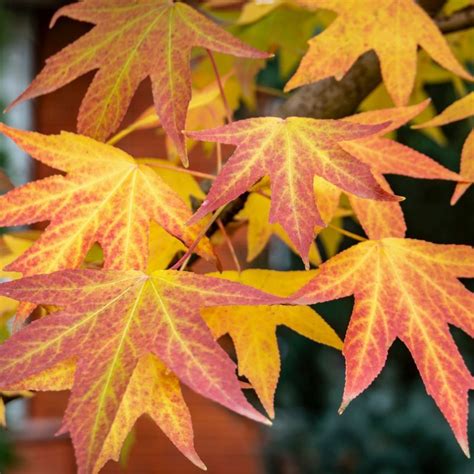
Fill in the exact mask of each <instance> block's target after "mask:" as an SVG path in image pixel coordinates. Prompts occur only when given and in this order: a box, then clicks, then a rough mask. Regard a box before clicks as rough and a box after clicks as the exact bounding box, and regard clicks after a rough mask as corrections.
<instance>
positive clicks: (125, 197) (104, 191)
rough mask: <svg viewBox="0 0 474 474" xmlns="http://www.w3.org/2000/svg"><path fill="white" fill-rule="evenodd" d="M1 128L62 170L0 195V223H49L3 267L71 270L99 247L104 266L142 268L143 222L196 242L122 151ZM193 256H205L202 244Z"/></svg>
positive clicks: (151, 180) (145, 170) (163, 191)
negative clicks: (29, 246)
mask: <svg viewBox="0 0 474 474" xmlns="http://www.w3.org/2000/svg"><path fill="white" fill-rule="evenodd" d="M0 130H1V131H2V132H3V133H4V134H5V135H7V136H9V137H10V138H12V139H13V140H14V141H15V142H16V143H17V145H18V146H20V147H21V148H22V149H23V150H25V151H26V152H28V153H30V154H31V155H32V156H33V157H35V158H36V159H37V160H39V161H41V162H43V163H45V164H47V165H49V166H51V167H53V168H55V169H58V170H61V171H64V172H66V173H67V175H66V176H61V175H54V176H51V177H48V178H46V179H43V180H40V181H36V182H33V183H29V184H27V185H25V186H21V187H19V188H17V189H15V190H13V191H10V192H9V193H7V194H5V195H3V196H1V197H0V206H1V207H2V216H1V218H0V225H3V226H7V225H23V224H30V223H33V222H40V221H50V225H49V226H48V228H47V229H46V231H45V232H44V233H43V234H42V236H41V238H40V239H38V241H37V242H35V243H34V244H33V245H32V247H31V248H30V249H29V250H27V251H26V252H25V253H24V254H23V255H22V256H21V257H20V258H19V259H17V260H16V261H15V262H14V263H13V264H11V265H10V266H9V268H10V269H12V270H14V271H18V272H21V273H23V275H32V274H38V273H50V272H53V271H56V270H61V269H65V268H77V267H78V266H79V265H80V264H81V263H82V261H83V260H84V257H85V255H86V253H87V251H88V250H89V248H90V247H91V246H92V244H94V243H95V242H98V243H99V244H100V245H101V247H102V249H103V251H104V266H105V268H113V269H137V270H138V269H142V270H143V269H145V268H146V264H147V255H148V229H149V223H150V220H153V221H156V222H157V223H158V224H160V225H161V226H162V227H163V228H164V229H165V230H166V231H167V232H168V233H170V234H172V235H174V236H176V237H178V238H179V239H181V240H183V241H184V242H186V243H187V244H188V245H189V244H191V243H192V242H193V241H194V240H195V238H196V235H197V232H198V229H196V228H195V227H194V228H189V227H187V226H186V225H185V222H186V221H187V220H188V219H189V216H190V211H189V209H188V207H187V206H186V204H185V203H184V202H183V201H182V200H181V198H180V197H179V196H178V195H177V194H176V192H175V191H173V190H172V189H171V188H170V187H169V186H168V185H166V184H165V182H164V181H163V180H162V179H161V178H160V177H159V176H158V175H157V173H155V171H153V170H152V169H151V168H149V167H148V166H146V165H139V164H137V163H136V162H135V161H134V160H133V158H131V157H130V156H129V155H127V154H126V153H125V152H123V151H121V150H119V149H117V148H114V147H111V146H109V145H105V144H102V143H99V142H97V141H95V140H93V139H91V138H88V137H84V136H81V135H75V134H72V133H67V132H63V133H61V134H60V135H50V136H47V135H41V134H38V133H33V132H24V131H20V130H15V129H13V128H9V127H7V126H5V125H0ZM204 242H205V241H204ZM200 253H201V254H203V255H208V256H209V255H210V254H211V250H210V247H209V243H208V242H207V243H206V242H205V243H204V244H203V245H201V246H200Z"/></svg>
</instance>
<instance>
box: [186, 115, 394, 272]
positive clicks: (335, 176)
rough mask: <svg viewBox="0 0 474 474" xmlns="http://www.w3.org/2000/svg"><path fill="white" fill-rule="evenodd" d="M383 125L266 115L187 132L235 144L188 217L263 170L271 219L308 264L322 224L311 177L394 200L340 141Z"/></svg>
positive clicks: (231, 195) (201, 213)
mask: <svg viewBox="0 0 474 474" xmlns="http://www.w3.org/2000/svg"><path fill="white" fill-rule="evenodd" d="M385 125H386V124H385ZM382 128H384V124H382V125H359V124H351V123H348V122H346V121H342V120H314V119H309V118H300V117H290V118H288V119H280V118H276V117H266V118H254V119H248V120H241V121H239V122H234V123H232V124H229V125H227V126H224V127H218V128H214V129H211V130H204V131H198V132H188V133H187V134H188V135H189V136H191V137H194V138H197V139H199V140H209V141H215V142H220V143H228V144H232V145H237V149H236V150H235V152H234V154H233V155H232V156H231V157H230V158H229V160H228V161H227V163H226V165H225V166H224V168H223V169H222V172H221V173H220V174H219V176H218V177H217V179H216V180H215V182H214V184H213V186H212V188H211V190H210V192H209V194H208V196H207V198H206V200H205V201H204V202H203V204H202V206H201V208H200V209H199V210H198V212H197V213H196V214H195V215H194V216H193V219H192V220H191V222H196V221H197V220H198V219H200V218H201V217H203V216H204V215H205V214H207V213H208V212H212V211H213V210H215V209H217V208H218V207H220V206H222V205H224V204H226V203H228V202H229V201H231V200H232V199H234V198H236V197H237V196H239V195H240V194H242V193H244V192H245V191H247V190H248V189H249V188H250V187H251V186H252V185H253V184H254V183H256V182H257V181H258V180H259V179H260V178H262V177H264V176H266V175H268V176H269V177H270V181H271V189H272V207H271V211H270V222H272V223H274V222H278V223H279V224H281V226H282V227H283V229H284V230H285V231H286V233H287V234H288V236H289V238H290V240H291V241H292V242H293V244H294V245H295V248H296V249H297V251H298V253H299V254H300V255H301V256H302V258H303V260H304V261H305V264H306V265H308V253H309V249H310V246H311V243H312V242H313V238H314V228H315V226H317V225H318V226H320V227H324V226H325V225H326V223H325V222H324V219H323V218H322V216H321V210H320V209H319V206H317V205H316V203H315V199H314V190H313V180H314V178H315V177H316V176H319V177H322V178H324V179H325V180H327V181H329V182H330V183H331V184H333V185H335V186H337V187H339V188H341V189H343V190H345V191H347V192H350V193H353V194H356V195H358V196H360V197H364V198H369V199H378V200H384V201H397V200H399V198H398V197H396V196H394V195H393V194H389V193H387V192H386V191H384V190H383V189H382V188H381V187H380V186H379V184H378V183H377V181H376V180H375V178H374V177H373V175H372V173H371V171H370V168H369V166H368V165H366V164H365V163H363V162H362V161H360V160H358V159H356V158H354V157H353V156H351V155H350V154H349V153H347V152H346V151H344V149H343V148H342V146H341V142H343V141H345V140H354V139H357V138H362V137H366V136H369V135H373V134H375V133H376V132H378V131H379V130H381V129H382Z"/></svg>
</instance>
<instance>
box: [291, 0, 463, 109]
mask: <svg viewBox="0 0 474 474" xmlns="http://www.w3.org/2000/svg"><path fill="white" fill-rule="evenodd" d="M298 3H299V4H300V5H302V6H306V7H308V8H310V9H315V8H325V9H328V10H332V11H335V12H336V13H337V14H338V17H337V19H336V20H335V21H334V22H333V23H332V24H331V25H330V26H329V27H328V28H327V29H326V30H325V31H324V32H323V33H321V34H320V35H318V36H316V37H315V38H313V39H312V40H310V41H309V45H310V47H309V50H308V52H307V53H306V56H305V57H304V58H303V60H302V61H301V63H300V66H299V68H298V70H297V72H296V73H295V75H294V76H293V77H292V78H291V79H290V81H289V82H288V84H287V85H286V90H291V89H294V88H295V87H298V86H302V85H304V84H308V83H311V82H315V81H319V80H321V79H324V78H326V77H330V76H335V77H336V78H341V77H343V76H344V74H345V73H346V72H347V71H348V70H349V69H350V67H351V66H352V65H353V64H354V62H355V61H356V60H357V58H358V57H359V56H361V55H362V54H363V53H365V52H367V51H370V50H374V51H375V52H376V54H377V56H378V58H379V60H380V66H381V70H382V76H383V79H384V82H385V86H386V87H387V90H388V92H389V94H390V96H391V97H392V100H393V101H394V103H395V104H396V105H399V106H401V105H405V104H406V103H407V102H408V99H409V97H410V94H411V91H412V88H413V84H414V81H415V75H416V61H417V47H418V45H419V46H421V47H422V48H423V49H424V50H425V51H426V52H427V53H428V54H429V55H430V56H431V57H432V58H433V59H434V60H435V61H436V62H438V63H439V64H441V65H442V66H443V67H444V68H446V69H448V70H450V71H452V72H454V73H455V74H457V75H459V76H461V77H463V78H465V79H469V80H472V76H471V75H470V74H469V73H468V72H466V71H465V70H464V69H463V67H462V66H461V65H460V64H459V62H458V61H457V60H456V58H455V57H454V55H453V54H452V52H451V50H450V49H449V46H448V44H447V42H446V40H445V39H444V37H443V36H442V34H441V32H440V31H439V29H438V28H437V26H436V25H435V23H433V21H432V20H431V18H430V17H429V16H428V14H427V13H426V12H425V11H424V10H423V9H422V8H421V7H420V6H419V5H417V3H416V2H415V1H414V0H365V1H363V2H361V1H360V0H298Z"/></svg>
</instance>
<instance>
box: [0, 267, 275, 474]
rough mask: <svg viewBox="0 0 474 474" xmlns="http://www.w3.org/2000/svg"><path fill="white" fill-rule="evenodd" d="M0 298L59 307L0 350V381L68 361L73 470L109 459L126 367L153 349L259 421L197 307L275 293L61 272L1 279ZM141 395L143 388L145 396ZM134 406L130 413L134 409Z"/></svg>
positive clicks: (220, 283)
mask: <svg viewBox="0 0 474 474" xmlns="http://www.w3.org/2000/svg"><path fill="white" fill-rule="evenodd" d="M0 294H2V295H4V296H8V297H11V298H14V299H18V300H21V301H28V302H30V303H34V304H52V305H55V306H59V307H62V308H64V309H63V310H61V311H59V312H55V313H53V314H50V315H48V316H46V317H44V318H42V319H40V320H37V321H34V322H33V323H31V324H30V325H28V326H26V327H25V328H24V329H22V330H20V331H19V332H17V333H15V334H14V335H13V336H12V337H11V338H10V339H8V340H7V341H6V342H5V343H4V344H2V345H1V346H0V361H1V363H0V366H1V367H0V387H3V388H6V389H8V388H11V387H16V386H18V384H19V383H22V382H23V381H25V380H26V379H28V378H30V377H33V376H35V375H38V374H40V373H41V372H44V371H45V370H48V369H53V368H54V367H55V366H56V365H58V364H60V363H65V362H67V361H69V360H71V359H74V360H75V361H76V364H77V366H76V370H75V374H74V384H73V387H72V392H71V396H70V399H69V404H68V408H67V410H66V414H65V417H64V423H63V431H69V432H70V433H71V437H72V440H73V443H74V446H75V450H76V457H77V460H78V463H79V466H80V472H90V471H92V470H94V468H95V466H96V465H97V463H98V462H99V460H100V459H105V460H106V459H108V458H109V457H114V456H115V455H116V451H117V447H116V446H117V444H119V442H118V441H117V440H115V441H114V440H111V441H110V445H109V446H110V452H108V453H104V452H103V445H104V443H105V442H106V441H107V439H108V436H109V433H110V430H111V429H112V426H113V424H114V423H116V419H117V413H118V411H119V410H120V406H121V403H122V401H123V397H124V395H125V392H126V391H127V387H130V383H131V382H130V378H131V377H132V374H133V372H134V369H135V368H136V367H137V363H138V361H139V359H141V358H142V357H144V356H146V355H147V354H154V355H156V356H157V357H158V358H159V359H160V360H161V361H163V363H164V364H165V365H166V367H168V368H169V369H170V370H172V371H173V372H174V373H175V374H176V376H177V377H178V378H179V379H180V380H181V381H182V382H184V383H185V384H187V385H188V386H190V387H191V388H192V389H193V390H195V391H196V392H198V393H200V394H202V395H203V396H205V397H208V398H210V399H212V400H214V401H216V402H218V403H221V404H222V405H224V406H226V407H228V408H230V409H232V410H234V411H236V412H237V413H240V414H242V415H245V416H248V417H250V418H252V419H255V420H259V421H265V418H264V417H263V416H262V415H260V414H259V413H258V412H257V411H255V410H254V409H253V408H252V406H251V405H250V404H249V403H248V402H247V401H246V399H245V397H244V396H243V394H242V392H241V391H240V386H239V382H238V379H237V378H236V375H235V367H234V364H233V363H232V362H231V360H230V359H229V358H228V356H227V354H226V353H225V352H224V351H223V350H222V349H221V348H220V347H219V345H218V344H217V343H216V342H215V341H214V340H213V338H212V335H211V333H210V332H209V329H208V328H207V326H206V324H205V322H204V321H203V320H202V318H201V315H200V313H199V311H200V309H201V308H203V307H206V306H224V305H236V304H238V305H262V304H273V303H278V301H279V300H281V298H277V297H275V296H271V295H268V294H265V293H262V292H260V291H258V290H256V289H253V288H250V287H246V286H244V285H241V284H239V283H235V282H230V281H226V280H223V279H220V278H212V277H207V276H203V275H196V274H191V273H186V272H176V271H171V270H164V271H157V272H154V273H153V274H152V275H151V276H148V275H146V274H144V273H142V272H137V271H113V270H108V271H107V270H104V271H98V270H64V271H61V272H56V273H53V274H50V275H39V276H35V277H29V278H24V279H22V280H18V281H15V282H10V283H4V284H3V285H0ZM53 382H54V378H53ZM146 382H147V380H145V381H143V380H140V384H139V385H141V386H140V390H139V391H138V392H139V393H135V395H134V397H132V398H133V402H134V403H138V405H140V404H141V401H140V400H141V399H140V393H142V390H144V387H145V386H146ZM145 394H146V390H145V391H144V392H143V394H142V395H141V396H142V397H144V398H143V400H145V397H146V395H145ZM137 397H138V399H137ZM133 402H131V403H133ZM127 403H128V402H127ZM145 403H147V402H145ZM156 408H158V407H156ZM135 410H136V411H135V412H134V413H135V414H136V413H137V412H139V410H140V409H139V408H136V409H135ZM125 412H126V413H128V414H129V410H125ZM123 416H124V417H125V416H126V414H124V415H123ZM130 416H131V415H130ZM134 416H135V415H134ZM185 421H186V420H183V422H185ZM117 423H118V425H117V432H116V433H115V434H114V436H116V438H117V439H122V438H123V435H122V434H121V433H122V428H123V426H122V425H123V423H125V421H124V419H122V420H119V421H118V422H117ZM126 424H128V422H126Z"/></svg>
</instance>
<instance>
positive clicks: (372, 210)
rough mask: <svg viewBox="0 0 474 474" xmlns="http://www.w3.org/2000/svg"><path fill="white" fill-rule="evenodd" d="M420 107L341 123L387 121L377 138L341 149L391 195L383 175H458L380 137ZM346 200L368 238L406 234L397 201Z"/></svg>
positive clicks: (455, 178) (378, 112) (367, 114)
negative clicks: (357, 160)
mask: <svg viewBox="0 0 474 474" xmlns="http://www.w3.org/2000/svg"><path fill="white" fill-rule="evenodd" d="M428 103H429V100H427V101H424V102H421V103H420V104H417V105H413V106H408V107H397V108H390V109H381V110H374V111H370V112H364V113H360V114H356V115H353V116H351V117H346V118H345V119H344V120H347V121H349V122H353V123H363V124H367V125H371V124H376V123H380V122H382V121H390V124H389V125H388V126H387V127H386V128H385V129H383V130H382V131H380V132H379V133H378V136H375V137H367V138H364V139H361V140H354V141H350V142H344V143H342V144H341V146H342V147H343V148H344V149H345V150H346V151H347V152H348V153H350V154H351V155H353V156H355V157H357V158H358V159H359V160H361V161H363V162H364V163H366V164H368V165H369V166H370V167H371V169H372V172H373V173H374V176H375V177H376V179H377V181H378V182H379V184H380V186H381V187H382V188H384V189H385V190H386V191H387V192H391V189H390V186H389V184H388V183H387V181H386V180H385V178H384V177H383V176H382V175H383V174H396V175H402V176H410V177H412V178H422V179H446V180H452V181H459V179H460V176H459V174H457V173H454V172H452V171H450V170H448V169H447V168H445V167H444V166H441V165H440V164H439V163H437V162H436V161H434V160H433V159H431V158H429V157H428V156H426V155H424V154H423V153H420V152H418V151H416V150H413V149H412V148H409V147H407V146H405V145H402V144H401V143H398V142H396V141H395V140H391V139H389V138H385V137H382V136H381V135H383V134H385V133H388V132H391V131H393V130H396V129H397V128H399V127H400V126H402V125H404V124H405V123H407V122H408V121H409V120H411V119H413V118H414V117H416V116H417V115H418V114H419V113H420V112H422V111H423V110H424V109H425V107H426V106H427V105H428ZM349 200H350V202H351V205H352V208H353V209H354V212H355V213H356V215H357V217H358V219H359V221H360V223H361V225H362V227H363V228H364V230H365V232H366V233H367V235H368V236H369V237H370V238H371V239H381V238H384V237H404V236H405V231H406V225H405V220H404V217H403V212H402V209H401V206H400V203H398V202H381V201H371V200H367V199H360V198H359V197H357V196H354V195H350V196H349Z"/></svg>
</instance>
